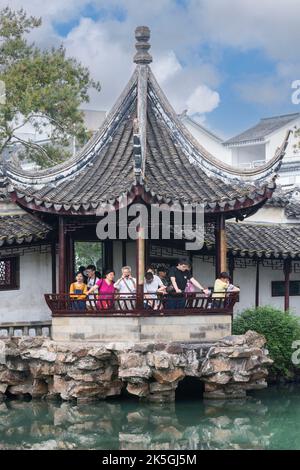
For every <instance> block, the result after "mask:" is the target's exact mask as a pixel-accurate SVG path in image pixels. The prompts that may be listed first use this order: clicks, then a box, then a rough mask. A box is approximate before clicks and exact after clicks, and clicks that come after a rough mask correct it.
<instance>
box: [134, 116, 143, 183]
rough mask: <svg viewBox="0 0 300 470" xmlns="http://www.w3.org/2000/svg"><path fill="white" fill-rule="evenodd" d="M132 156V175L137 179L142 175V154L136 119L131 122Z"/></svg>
mask: <svg viewBox="0 0 300 470" xmlns="http://www.w3.org/2000/svg"><path fill="white" fill-rule="evenodd" d="M133 156H134V173H135V176H136V177H137V178H138V179H139V177H140V175H141V173H142V152H141V142H140V135H139V123H138V120H137V119H134V120H133Z"/></svg>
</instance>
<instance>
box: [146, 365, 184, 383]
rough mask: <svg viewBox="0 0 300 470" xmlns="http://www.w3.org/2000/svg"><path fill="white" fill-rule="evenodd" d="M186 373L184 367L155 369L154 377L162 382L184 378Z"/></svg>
mask: <svg viewBox="0 0 300 470" xmlns="http://www.w3.org/2000/svg"><path fill="white" fill-rule="evenodd" d="M184 376H185V373H184V371H183V369H180V368H177V369H171V370H167V371H165V370H154V371H153V377H154V378H155V380H157V382H159V383H161V384H165V383H172V382H177V381H178V380H180V379H183V377H184Z"/></svg>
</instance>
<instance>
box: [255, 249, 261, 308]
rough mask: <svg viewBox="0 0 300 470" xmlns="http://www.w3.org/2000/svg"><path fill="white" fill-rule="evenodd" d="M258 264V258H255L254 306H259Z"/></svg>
mask: <svg viewBox="0 0 300 470" xmlns="http://www.w3.org/2000/svg"><path fill="white" fill-rule="evenodd" d="M259 265H260V259H259V258H257V260H256V280H255V307H256V308H257V307H259V274H260V273H259Z"/></svg>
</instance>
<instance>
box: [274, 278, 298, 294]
mask: <svg viewBox="0 0 300 470" xmlns="http://www.w3.org/2000/svg"><path fill="white" fill-rule="evenodd" d="M293 283H299V284H300V280H297V279H296V280H292V281H290V282H289V287H290V289H289V290H290V297H300V289H299V294H293V293H292V292H293V291H292V288H291V284H293ZM279 284H282V285H283V287H284V281H272V282H271V294H272V297H284V295H285V294H284V293H283V294H276V293H275V292H274V289H275V286H276V285H279Z"/></svg>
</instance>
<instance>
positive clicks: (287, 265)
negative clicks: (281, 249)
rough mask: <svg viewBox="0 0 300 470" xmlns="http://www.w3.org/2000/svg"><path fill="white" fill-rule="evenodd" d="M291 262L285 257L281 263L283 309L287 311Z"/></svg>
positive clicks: (288, 306)
mask: <svg viewBox="0 0 300 470" xmlns="http://www.w3.org/2000/svg"><path fill="white" fill-rule="evenodd" d="M291 268H292V263H291V260H290V259H285V260H284V264H283V272H284V310H285V312H287V311H288V310H289V308H290V274H291Z"/></svg>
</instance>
